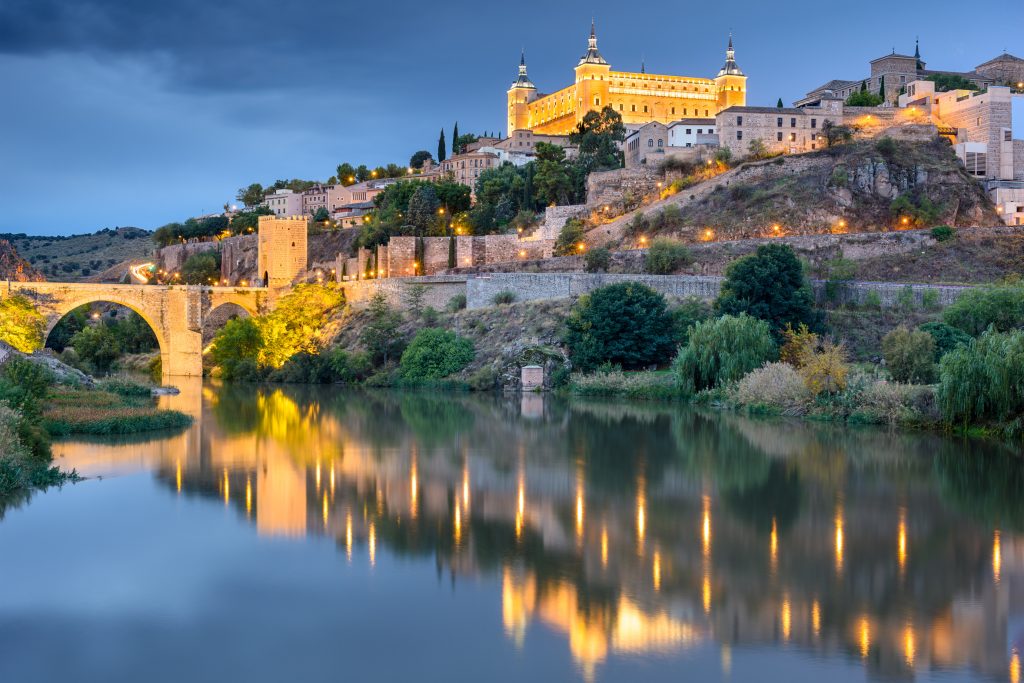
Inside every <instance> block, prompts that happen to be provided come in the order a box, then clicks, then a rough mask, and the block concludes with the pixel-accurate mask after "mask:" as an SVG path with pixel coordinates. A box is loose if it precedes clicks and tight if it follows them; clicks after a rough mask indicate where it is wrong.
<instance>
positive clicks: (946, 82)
mask: <svg viewBox="0 0 1024 683" xmlns="http://www.w3.org/2000/svg"><path fill="white" fill-rule="evenodd" d="M926 80H929V81H932V82H933V83H935V92H949V91H950V90H978V84H977V83H975V82H974V81H971V80H968V79H966V78H964V77H963V76H961V75H960V74H932V75H931V76H928V77H927V78H926Z"/></svg>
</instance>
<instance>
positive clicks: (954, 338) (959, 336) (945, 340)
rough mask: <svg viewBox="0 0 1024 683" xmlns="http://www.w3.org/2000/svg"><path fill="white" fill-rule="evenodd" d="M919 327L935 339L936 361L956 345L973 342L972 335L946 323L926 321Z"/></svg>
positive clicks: (918, 327)
mask: <svg viewBox="0 0 1024 683" xmlns="http://www.w3.org/2000/svg"><path fill="white" fill-rule="evenodd" d="M917 329H919V330H921V331H922V332H927V333H928V334H930V335H931V336H932V339H934V340H935V361H936V362H938V361H939V359H940V358H942V357H943V356H945V355H946V354H947V353H949V352H950V351H952V350H953V349H955V348H956V347H958V346H964V345H967V344H970V343H971V335H969V334H967V333H966V332H964V331H963V330H961V329H958V328H956V327H953V326H952V325H947V324H946V323H942V322H930V323H924V324H923V325H918V326H917Z"/></svg>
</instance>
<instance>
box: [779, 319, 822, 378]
mask: <svg viewBox="0 0 1024 683" xmlns="http://www.w3.org/2000/svg"><path fill="white" fill-rule="evenodd" d="M782 339H783V344H782V348H780V349H779V360H780V361H781V362H783V363H788V364H790V365H792V366H793V367H794V368H799V367H801V366H803V365H804V363H805V362H806V361H807V358H808V357H809V356H810V355H811V354H813V353H814V351H815V350H816V349H817V348H818V335H816V334H814V333H813V332H811V331H810V330H809V329H807V325H805V324H803V323H800V324H799V325H797V327H796V329H795V330H794V329H793V326H792V325H786V329H784V330H783V331H782Z"/></svg>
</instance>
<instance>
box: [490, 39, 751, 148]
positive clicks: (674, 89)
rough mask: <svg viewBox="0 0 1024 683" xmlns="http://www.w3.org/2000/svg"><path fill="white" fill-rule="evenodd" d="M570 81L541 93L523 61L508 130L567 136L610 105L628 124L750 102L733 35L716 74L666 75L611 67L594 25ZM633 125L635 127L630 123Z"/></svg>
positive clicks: (709, 113) (705, 114)
mask: <svg viewBox="0 0 1024 683" xmlns="http://www.w3.org/2000/svg"><path fill="white" fill-rule="evenodd" d="M575 72H576V74H575V75H576V77H575V79H574V81H573V84H572V85H569V86H567V87H565V88H562V89H561V90H558V91H556V92H553V93H551V94H550V95H542V94H540V93H538V92H537V87H536V86H535V85H534V84H533V83H532V82H530V78H529V76H527V74H526V60H525V58H523V59H520V62H519V78H518V79H516V81H515V83H513V84H512V87H511V88H509V90H508V130H509V132H510V134H511V131H517V130H529V131H533V132H534V133H538V134H545V135H568V134H569V133H572V132H574V131H575V130H576V126H577V124H579V123H580V121H582V120H583V116H584V115H585V114H586V113H587V112H588V111H590V110H597V111H600V110H601V109H602V108H604V107H605V106H611V107H612V108H613V109H614V110H615V111H617V112H619V114H620V115H621V116H622V121H623V123H625V124H626V125H627V126H629V127H635V126H637V125H643V124H645V123H650V122H652V121H659V122H661V123H669V122H671V121H676V120H678V119H681V118H687V117H692V118H703V119H707V118H714V117H715V116H716V115H717V114H718V113H719V112H720V111H722V110H723V109H728V108H729V107H732V106H743V105H745V104H746V102H747V77H746V76H745V75H743V72H742V71H741V70H740V68H739V66H737V64H736V59H735V53H734V52H733V47H732V37H731V36H730V38H729V47H728V49H727V50H726V59H725V64H724V65H723V66H722V68H721V70H720V71H719V72H718V75H717V76H715V77H714V78H700V77H697V76H666V75H662V74H649V73H646V72H645V70H644V69H643V68H641V70H640V72H639V73H631V72H625V71H612V67H611V65H609V64H608V62H607V61H605V59H604V57H602V56H601V53H600V52H598V51H597V35H596V34H595V32H594V25H593V23H591V26H590V39H589V40H588V44H587V52H586V54H584V55H583V56H582V57H581V58H580V61H579V63H578V64H577V65H576V68H575ZM630 124H634V125H632V126H631V125H630Z"/></svg>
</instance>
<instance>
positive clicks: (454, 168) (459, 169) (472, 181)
mask: <svg viewBox="0 0 1024 683" xmlns="http://www.w3.org/2000/svg"><path fill="white" fill-rule="evenodd" d="M499 163H500V162H499V160H498V155H497V154H493V153H491V152H484V151H476V152H466V153H465V154H456V155H455V156H453V157H450V158H448V159H445V160H444V161H442V162H441V163H440V164H439V165H438V171H440V175H441V176H448V177H450V178H452V179H453V180H454V181H455V182H457V183H462V184H463V185H466V186H467V187H469V188H470V189H471V190H473V191H474V192H475V190H476V181H477V178H479V177H480V174H481V173H483V172H484V171H486V170H487V169H489V168H497V166H498V164H499Z"/></svg>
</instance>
